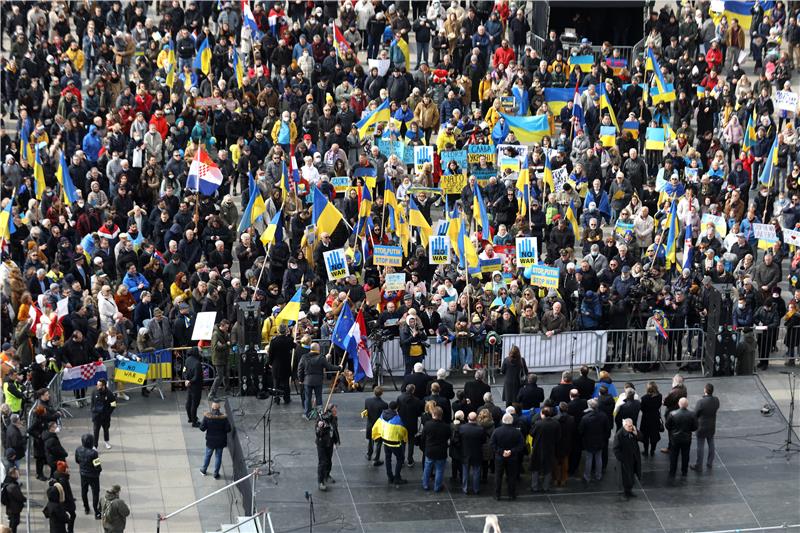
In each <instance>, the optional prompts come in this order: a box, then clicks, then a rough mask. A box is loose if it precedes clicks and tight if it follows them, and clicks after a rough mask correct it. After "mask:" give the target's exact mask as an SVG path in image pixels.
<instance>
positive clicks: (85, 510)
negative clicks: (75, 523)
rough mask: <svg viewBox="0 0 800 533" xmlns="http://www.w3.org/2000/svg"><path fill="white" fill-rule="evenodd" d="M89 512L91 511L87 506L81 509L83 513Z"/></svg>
mask: <svg viewBox="0 0 800 533" xmlns="http://www.w3.org/2000/svg"><path fill="white" fill-rule="evenodd" d="M90 512H91V511H90V510H89V508H88V507H85V508H84V509H83V513H84V514H89V513H90Z"/></svg>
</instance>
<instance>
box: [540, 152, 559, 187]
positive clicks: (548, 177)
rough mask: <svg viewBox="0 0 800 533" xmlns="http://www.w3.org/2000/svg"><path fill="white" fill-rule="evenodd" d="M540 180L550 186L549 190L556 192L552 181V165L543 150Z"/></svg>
mask: <svg viewBox="0 0 800 533" xmlns="http://www.w3.org/2000/svg"><path fill="white" fill-rule="evenodd" d="M542 181H543V182H544V184H545V185H547V186H549V187H550V192H556V186H555V182H554V181H553V165H552V163H550V156H549V155H547V151H545V152H544V177H543V178H542Z"/></svg>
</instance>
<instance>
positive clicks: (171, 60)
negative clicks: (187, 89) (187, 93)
mask: <svg viewBox="0 0 800 533" xmlns="http://www.w3.org/2000/svg"><path fill="white" fill-rule="evenodd" d="M177 69H178V60H177V59H175V46H174V45H173V43H172V39H170V40H169V44H168V45H167V61H166V64H165V65H164V70H165V71H166V73H167V79H166V84H167V87H169V88H170V89H172V86H173V85H175V72H176V71H177Z"/></svg>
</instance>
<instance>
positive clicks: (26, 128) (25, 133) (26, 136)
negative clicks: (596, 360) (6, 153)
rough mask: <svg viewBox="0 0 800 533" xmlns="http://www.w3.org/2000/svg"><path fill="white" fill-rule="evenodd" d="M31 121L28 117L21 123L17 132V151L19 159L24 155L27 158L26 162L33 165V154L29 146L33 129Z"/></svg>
mask: <svg viewBox="0 0 800 533" xmlns="http://www.w3.org/2000/svg"><path fill="white" fill-rule="evenodd" d="M32 124H33V121H32V120H31V119H30V117H29V118H28V119H27V120H25V122H24V123H23V124H22V129H20V132H19V153H20V160H21V158H22V157H23V156H24V157H25V159H27V160H28V164H29V165H31V166H33V163H34V154H33V148H31V133H32V130H33V125H32Z"/></svg>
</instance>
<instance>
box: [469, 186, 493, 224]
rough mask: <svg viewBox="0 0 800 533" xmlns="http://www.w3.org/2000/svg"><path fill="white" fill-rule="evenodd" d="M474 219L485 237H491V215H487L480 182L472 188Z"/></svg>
mask: <svg viewBox="0 0 800 533" xmlns="http://www.w3.org/2000/svg"><path fill="white" fill-rule="evenodd" d="M472 218H473V219H475V221H476V222H477V223H478V225H479V226H480V227H481V229H482V230H483V233H484V236H486V237H488V236H489V215H488V213H486V204H485V203H484V202H483V195H482V194H481V189H480V187H478V182H477V181H476V182H475V185H474V186H473V187H472Z"/></svg>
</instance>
